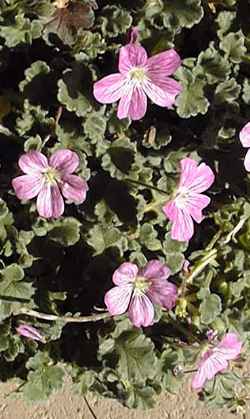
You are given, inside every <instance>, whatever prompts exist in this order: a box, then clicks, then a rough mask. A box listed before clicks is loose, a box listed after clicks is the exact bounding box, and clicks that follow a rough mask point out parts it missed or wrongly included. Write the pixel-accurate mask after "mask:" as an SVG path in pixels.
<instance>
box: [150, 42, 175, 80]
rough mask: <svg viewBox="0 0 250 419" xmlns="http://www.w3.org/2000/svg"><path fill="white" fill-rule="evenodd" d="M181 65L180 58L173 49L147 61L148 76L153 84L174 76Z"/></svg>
mask: <svg viewBox="0 0 250 419" xmlns="http://www.w3.org/2000/svg"><path fill="white" fill-rule="evenodd" d="M180 65H181V57H180V56H179V54H177V52H176V51H175V50H174V49H169V50H168V51H164V52H161V53H160V54H156V55H154V56H153V57H150V58H149V59H148V61H147V68H148V73H149V76H150V78H151V79H152V80H154V82H157V80H159V81H162V80H165V79H166V76H171V74H174V73H175V72H176V70H177V68H178V67H180Z"/></svg>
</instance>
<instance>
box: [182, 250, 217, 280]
mask: <svg viewBox="0 0 250 419" xmlns="http://www.w3.org/2000/svg"><path fill="white" fill-rule="evenodd" d="M216 257H217V250H216V249H212V250H211V251H210V252H209V253H208V254H207V255H206V256H204V258H202V259H201V261H200V262H199V263H198V265H197V266H196V267H195V268H194V270H193V271H192V273H191V275H189V276H188V277H187V279H186V283H188V284H192V282H193V280H194V278H196V277H197V276H198V275H199V274H200V273H201V272H202V271H203V269H205V267H206V266H207V265H209V264H210V263H211V262H213V261H214V260H215V259H216Z"/></svg>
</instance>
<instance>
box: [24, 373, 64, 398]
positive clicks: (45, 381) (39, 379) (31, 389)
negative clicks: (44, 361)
mask: <svg viewBox="0 0 250 419" xmlns="http://www.w3.org/2000/svg"><path fill="white" fill-rule="evenodd" d="M63 378H64V371H63V370H62V368H60V367H58V366H51V365H48V366H47V367H46V366H44V367H43V368H39V369H38V370H36V371H31V372H29V374H28V377H27V382H26V383H25V385H24V386H23V395H24V397H25V398H26V399H27V400H28V401H31V402H35V401H40V400H46V399H47V398H48V397H49V396H50V395H51V394H52V393H53V392H54V391H57V390H60V389H61V388H62V385H63Z"/></svg>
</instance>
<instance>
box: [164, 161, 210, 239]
mask: <svg viewBox="0 0 250 419" xmlns="http://www.w3.org/2000/svg"><path fill="white" fill-rule="evenodd" d="M180 164H181V177H180V183H179V186H178V188H177V190H176V192H175V195H174V198H173V199H172V200H170V201H169V202H167V203H166V204H165V205H164V207H163V212H164V213H165V215H166V216H167V217H168V218H169V219H170V221H171V222H172V226H171V237H172V239H174V240H179V241H188V240H190V239H191V237H192V236H193V234H194V222H193V220H195V221H196V222H197V223H200V222H201V221H202V220H203V215H202V210H203V209H204V208H205V207H207V205H208V204H209V203H210V198H209V197H208V196H206V195H203V194H202V193H201V192H204V191H206V190H207V189H208V188H209V187H210V186H211V185H212V183H213V182H214V174H213V172H212V170H211V169H210V167H209V166H207V165H206V164H205V163H201V164H199V165H197V162H196V161H195V160H193V159H190V158H185V159H182V160H181V163H180Z"/></svg>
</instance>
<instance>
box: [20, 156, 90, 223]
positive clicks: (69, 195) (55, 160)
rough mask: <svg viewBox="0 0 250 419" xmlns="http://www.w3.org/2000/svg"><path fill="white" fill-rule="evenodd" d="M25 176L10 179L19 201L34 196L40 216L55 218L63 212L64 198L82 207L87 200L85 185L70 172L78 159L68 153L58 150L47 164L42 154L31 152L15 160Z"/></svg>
mask: <svg viewBox="0 0 250 419" xmlns="http://www.w3.org/2000/svg"><path fill="white" fill-rule="evenodd" d="M18 164H19V167H20V169H21V170H22V171H23V172H24V173H25V175H23V176H18V177H16V178H15V179H13V180H12V186H13V188H14V190H15V193H16V196H17V197H18V198H19V199H22V200H25V201H27V200H28V199H32V198H34V197H35V196H37V201H36V205H37V210H38V213H39V215H40V216H41V217H44V218H58V217H60V215H62V214H63V212H64V201H63V197H62V195H63V196H64V198H66V199H67V200H68V201H69V202H74V203H75V204H81V203H82V202H83V201H84V200H85V199H86V193H87V190H88V186H87V183H86V181H85V180H84V179H82V178H81V177H79V176H76V175H73V174H72V173H73V172H74V171H75V170H76V169H77V168H78V166H79V157H78V155H77V154H76V153H74V152H73V151H70V150H64V149H63V150H58V151H56V152H55V153H54V154H53V155H52V156H51V157H50V158H49V161H48V159H47V157H45V155H44V154H42V153H40V152H38V151H30V152H28V153H26V154H23V155H22V156H21V157H20V159H19V161H18Z"/></svg>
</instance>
